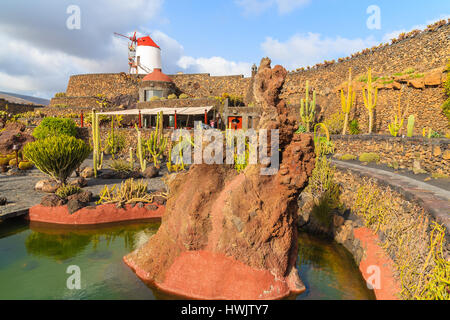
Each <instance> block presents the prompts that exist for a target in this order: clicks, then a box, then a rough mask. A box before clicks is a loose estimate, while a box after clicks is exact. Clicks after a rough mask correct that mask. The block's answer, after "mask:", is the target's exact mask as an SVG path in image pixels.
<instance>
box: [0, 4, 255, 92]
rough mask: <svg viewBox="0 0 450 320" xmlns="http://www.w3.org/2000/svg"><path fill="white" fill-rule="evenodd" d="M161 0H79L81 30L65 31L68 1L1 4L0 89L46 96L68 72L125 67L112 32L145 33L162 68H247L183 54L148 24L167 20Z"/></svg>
mask: <svg viewBox="0 0 450 320" xmlns="http://www.w3.org/2000/svg"><path fill="white" fill-rule="evenodd" d="M163 1H164V0H127V1H125V2H124V1H122V0H98V1H88V0H79V1H77V4H78V5H79V6H80V9H81V30H77V31H73V30H68V29H67V28H66V24H65V20H66V19H67V17H68V15H67V13H66V8H67V6H68V5H69V4H71V2H72V1H69V0H61V1H58V2H57V3H55V2H54V1H53V0H42V1H39V3H37V2H29V1H27V0H14V1H7V2H6V3H5V4H3V3H2V10H1V11H0V43H2V45H1V46H0V91H7V92H16V93H22V94H30V95H36V96H41V97H45V98H50V97H52V96H53V95H54V93H55V92H60V91H65V90H66V86H67V81H68V79H69V77H70V75H73V74H83V73H109V72H122V71H125V72H126V71H127V70H128V60H127V40H126V39H121V38H117V37H114V36H113V32H114V31H117V32H119V33H123V34H128V35H132V33H133V31H134V30H139V31H141V32H142V33H141V35H142V34H150V35H151V37H152V38H153V39H154V40H155V41H156V42H157V43H158V45H159V46H160V47H161V50H162V60H163V70H164V72H166V73H176V72H178V71H184V72H209V73H211V74H214V75H227V74H236V73H237V74H242V73H245V74H248V73H249V70H250V67H248V68H247V66H248V64H245V63H238V62H232V61H227V60H226V59H224V58H219V57H213V58H203V57H200V58H193V57H186V55H185V53H184V48H183V46H182V45H181V44H180V43H179V42H178V41H176V40H175V39H173V38H171V37H169V36H168V35H167V34H165V33H163V32H161V31H158V30H155V31H152V32H150V31H149V24H154V23H155V21H156V22H161V23H162V24H166V23H167V21H168V20H167V19H166V18H164V17H162V16H161V15H160V14H159V12H160V11H161V7H162V4H163ZM49 17H51V18H49ZM179 61H185V62H183V63H179ZM186 61H189V63H187V62H186ZM183 66H185V67H184V68H183ZM247 69H248V70H247Z"/></svg>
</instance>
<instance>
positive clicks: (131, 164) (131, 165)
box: [129, 147, 134, 170]
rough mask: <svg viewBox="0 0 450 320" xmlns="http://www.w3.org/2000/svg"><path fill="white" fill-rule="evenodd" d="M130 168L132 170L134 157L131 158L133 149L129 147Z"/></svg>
mask: <svg viewBox="0 0 450 320" xmlns="http://www.w3.org/2000/svg"><path fill="white" fill-rule="evenodd" d="M129 161H130V168H131V170H134V157H133V148H131V147H130V159H129Z"/></svg>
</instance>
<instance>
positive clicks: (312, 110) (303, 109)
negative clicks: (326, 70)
mask: <svg viewBox="0 0 450 320" xmlns="http://www.w3.org/2000/svg"><path fill="white" fill-rule="evenodd" d="M315 116H316V91H314V92H313V99H312V101H309V81H306V98H305V99H301V100H300V118H301V120H302V122H303V123H304V124H305V125H306V131H308V132H310V131H311V130H310V128H311V123H312V122H314V118H315Z"/></svg>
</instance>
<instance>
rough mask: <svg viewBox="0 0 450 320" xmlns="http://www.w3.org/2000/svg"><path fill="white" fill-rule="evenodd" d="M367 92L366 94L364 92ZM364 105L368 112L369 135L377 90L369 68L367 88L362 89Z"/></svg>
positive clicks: (371, 128)
mask: <svg viewBox="0 0 450 320" xmlns="http://www.w3.org/2000/svg"><path fill="white" fill-rule="evenodd" d="M366 90H367V92H366ZM363 98H364V105H365V106H366V109H367V110H368V112H369V133H372V130H373V113H374V110H375V108H376V106H377V100H378V88H376V87H375V86H374V85H373V83H372V69H371V68H369V71H368V75H367V86H366V88H364V89H363Z"/></svg>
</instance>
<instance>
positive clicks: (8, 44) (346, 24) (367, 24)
mask: <svg viewBox="0 0 450 320" xmlns="http://www.w3.org/2000/svg"><path fill="white" fill-rule="evenodd" d="M74 6H76V7H75V8H76V10H75V11H74V10H73V8H74ZM78 9H79V11H78ZM78 13H79V15H78ZM77 17H79V19H78V20H77ZM443 18H450V1H448V0H428V1H423V0H410V1H408V0H396V1H392V0H369V1H366V0H340V1H338V0H215V1H212V0H126V1H123V0H95V1H91V0H38V1H29V0H1V4H0V91H6V92H13V93H19V94H28V95H34V96H38V97H43V98H51V97H52V96H53V95H54V94H55V93H56V92H63V91H65V90H66V87H67V83H68V80H69V77H70V75H73V74H84V73H110V72H127V71H128V65H127V63H128V59H127V40H126V39H121V38H118V37H115V36H114V35H113V33H114V32H119V33H123V34H128V35H131V34H132V33H133V32H134V31H137V32H138V35H140V36H144V35H150V36H151V37H152V38H153V40H154V41H155V42H156V43H157V44H158V45H159V46H160V47H161V50H162V60H163V72H165V73H166V74H174V73H177V72H184V73H203V72H204V73H210V74H211V75H235V74H243V75H245V76H249V74H250V72H251V66H252V65H253V63H256V64H257V65H258V64H259V61H260V60H261V58H263V57H267V56H268V57H270V58H271V59H272V62H273V64H281V65H283V66H284V67H285V68H286V69H288V70H294V69H297V68H300V67H306V66H308V65H311V66H312V65H314V64H316V63H319V62H323V61H324V60H333V59H336V60H337V59H338V58H339V57H346V56H348V55H351V54H352V53H355V52H357V51H360V50H362V49H364V48H368V47H372V46H374V45H378V44H380V43H385V42H389V40H390V39H392V38H394V37H396V36H397V35H398V34H400V33H401V32H407V31H410V30H413V29H423V28H425V27H426V25H427V24H430V23H431V22H434V21H437V20H440V19H443ZM78 21H79V24H78V23H77V22H78ZM73 26H75V28H74V27H73Z"/></svg>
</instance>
